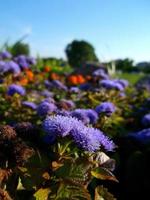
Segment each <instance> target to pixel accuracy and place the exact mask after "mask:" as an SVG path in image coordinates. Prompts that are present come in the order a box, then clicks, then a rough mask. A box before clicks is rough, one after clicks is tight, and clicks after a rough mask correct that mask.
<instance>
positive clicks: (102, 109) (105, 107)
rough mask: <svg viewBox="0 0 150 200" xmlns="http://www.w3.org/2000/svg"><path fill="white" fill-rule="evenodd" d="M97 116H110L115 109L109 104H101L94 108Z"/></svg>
mask: <svg viewBox="0 0 150 200" xmlns="http://www.w3.org/2000/svg"><path fill="white" fill-rule="evenodd" d="M95 110H96V112H97V113H98V114H101V113H103V114H105V115H106V116H111V115H112V113H114V112H115V110H116V107H115V106H114V104H113V103H111V102H103V103H101V104H100V105H98V106H97V107H96V108H95Z"/></svg>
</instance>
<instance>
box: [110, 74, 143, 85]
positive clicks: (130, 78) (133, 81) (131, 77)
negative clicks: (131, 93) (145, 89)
mask: <svg viewBox="0 0 150 200" xmlns="http://www.w3.org/2000/svg"><path fill="white" fill-rule="evenodd" d="M144 76H145V74H142V73H121V74H120V73H116V74H115V75H114V76H113V78H120V79H126V80H128V81H129V82H130V83H131V84H133V85H134V84H136V83H137V82H138V81H139V80H140V79H141V78H143V77H144Z"/></svg>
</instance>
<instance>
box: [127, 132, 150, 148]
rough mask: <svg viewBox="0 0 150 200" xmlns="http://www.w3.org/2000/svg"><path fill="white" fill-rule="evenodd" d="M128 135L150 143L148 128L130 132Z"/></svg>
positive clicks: (144, 142)
mask: <svg viewBox="0 0 150 200" xmlns="http://www.w3.org/2000/svg"><path fill="white" fill-rule="evenodd" d="M128 137H131V138H135V139H136V140H137V141H139V142H141V143H143V144H148V143H150V128H147V129H143V130H141V131H139V132H136V133H131V134H129V135H128Z"/></svg>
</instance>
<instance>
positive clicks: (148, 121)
mask: <svg viewBox="0 0 150 200" xmlns="http://www.w3.org/2000/svg"><path fill="white" fill-rule="evenodd" d="M142 124H143V126H150V114H146V115H144V117H143V118H142Z"/></svg>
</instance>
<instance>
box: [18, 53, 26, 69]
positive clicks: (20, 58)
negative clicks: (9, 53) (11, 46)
mask: <svg viewBox="0 0 150 200" xmlns="http://www.w3.org/2000/svg"><path fill="white" fill-rule="evenodd" d="M15 61H16V62H17V63H18V65H20V67H21V68H23V69H26V68H28V67H29V63H28V62H27V57H26V56H25V55H20V56H17V57H16V58H15Z"/></svg>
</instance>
